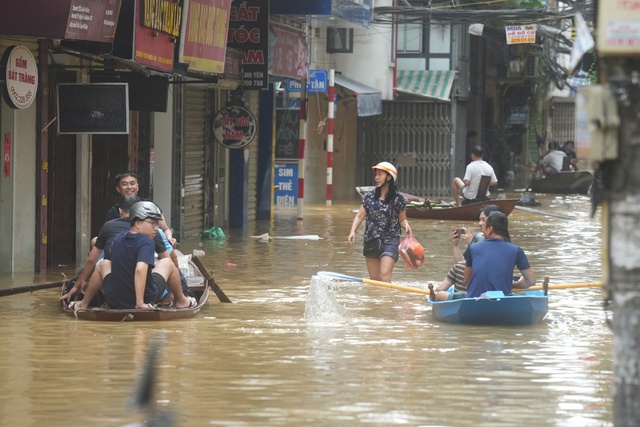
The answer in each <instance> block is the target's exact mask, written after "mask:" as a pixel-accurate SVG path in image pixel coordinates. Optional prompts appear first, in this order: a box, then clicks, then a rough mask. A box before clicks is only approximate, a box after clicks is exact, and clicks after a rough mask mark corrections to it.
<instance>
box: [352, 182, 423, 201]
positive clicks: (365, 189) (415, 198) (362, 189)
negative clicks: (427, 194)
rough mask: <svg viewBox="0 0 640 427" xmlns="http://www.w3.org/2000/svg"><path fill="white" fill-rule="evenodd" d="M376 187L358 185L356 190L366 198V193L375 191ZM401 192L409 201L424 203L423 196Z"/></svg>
mask: <svg viewBox="0 0 640 427" xmlns="http://www.w3.org/2000/svg"><path fill="white" fill-rule="evenodd" d="M375 188H376V187H374V186H373V185H364V186H361V187H356V191H357V192H358V194H360V197H362V198H364V195H365V194H367V193H369V192H370V191H373V190H374V189H375ZM399 193H400V194H402V196H403V197H404V198H405V199H407V201H408V202H415V203H424V200H425V199H423V198H422V197H418V196H414V195H412V194H408V193H403V192H401V191H400V192H399Z"/></svg>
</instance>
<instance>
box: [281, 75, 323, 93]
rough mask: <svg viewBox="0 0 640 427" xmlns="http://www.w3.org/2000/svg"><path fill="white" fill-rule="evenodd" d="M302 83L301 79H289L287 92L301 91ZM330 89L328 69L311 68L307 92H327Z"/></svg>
mask: <svg viewBox="0 0 640 427" xmlns="http://www.w3.org/2000/svg"><path fill="white" fill-rule="evenodd" d="M301 89H302V85H301V84H300V80H287V92H300V90H301ZM328 90H329V83H328V79H327V70H309V81H308V82H307V92H309V93H318V92H322V93H325V92H327V91H328Z"/></svg>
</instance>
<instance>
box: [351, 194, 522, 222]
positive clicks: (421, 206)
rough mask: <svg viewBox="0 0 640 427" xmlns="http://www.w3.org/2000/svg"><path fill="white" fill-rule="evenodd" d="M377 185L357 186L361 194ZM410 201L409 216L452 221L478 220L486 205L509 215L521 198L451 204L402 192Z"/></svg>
mask: <svg viewBox="0 0 640 427" xmlns="http://www.w3.org/2000/svg"><path fill="white" fill-rule="evenodd" d="M374 188H375V187H372V186H370V187H367V186H365V187H356V191H357V192H358V193H359V194H360V196H362V197H364V195H365V194H366V193H367V192H369V191H372V190H373V189H374ZM400 194H402V195H403V196H404V198H405V199H407V201H408V202H409V204H407V217H409V218H417V219H435V220H451V221H476V220H477V219H478V217H480V211H481V210H482V208H484V207H485V206H486V205H497V206H499V207H500V209H502V211H503V212H504V213H505V215H509V214H510V213H511V212H512V211H513V209H514V208H515V206H516V205H517V204H518V202H519V201H520V199H489V200H485V201H482V202H478V203H471V204H469V205H464V206H455V207H454V206H451V205H450V204H449V203H445V202H440V203H434V202H429V201H427V202H426V203H425V199H424V198H421V197H417V196H413V195H411V194H407V193H402V192H401V193H400Z"/></svg>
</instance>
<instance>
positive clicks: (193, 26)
mask: <svg viewBox="0 0 640 427" xmlns="http://www.w3.org/2000/svg"><path fill="white" fill-rule="evenodd" d="M230 8H231V0H188V1H186V2H185V6H184V13H185V15H186V24H185V26H184V30H183V36H182V37H181V38H180V40H181V48H180V62H185V63H188V64H189V71H195V72H203V73H211V74H222V73H223V72H224V65H225V64H224V60H225V51H226V49H227V33H228V32H229V9H230Z"/></svg>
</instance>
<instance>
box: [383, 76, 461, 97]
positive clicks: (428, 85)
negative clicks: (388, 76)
mask: <svg viewBox="0 0 640 427" xmlns="http://www.w3.org/2000/svg"><path fill="white" fill-rule="evenodd" d="M455 79H456V72H455V71H440V70H400V71H398V81H397V84H396V90H397V91H398V92H404V93H409V94H412V95H419V96H424V97H426V98H434V99H439V100H442V101H450V100H451V88H452V87H453V82H454V81H455Z"/></svg>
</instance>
